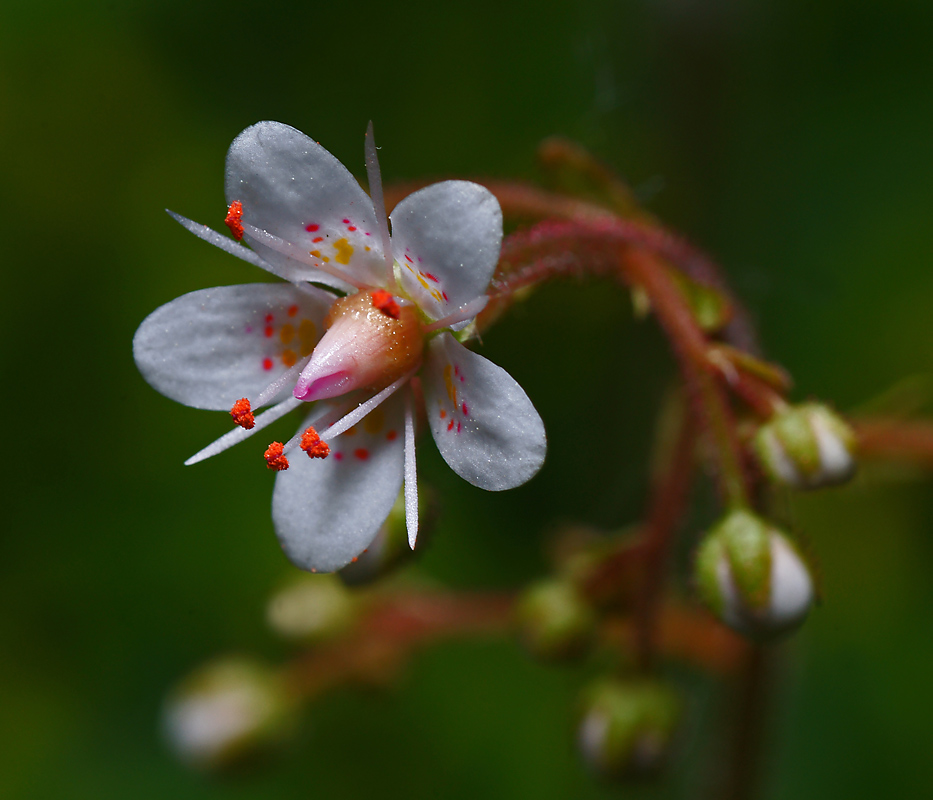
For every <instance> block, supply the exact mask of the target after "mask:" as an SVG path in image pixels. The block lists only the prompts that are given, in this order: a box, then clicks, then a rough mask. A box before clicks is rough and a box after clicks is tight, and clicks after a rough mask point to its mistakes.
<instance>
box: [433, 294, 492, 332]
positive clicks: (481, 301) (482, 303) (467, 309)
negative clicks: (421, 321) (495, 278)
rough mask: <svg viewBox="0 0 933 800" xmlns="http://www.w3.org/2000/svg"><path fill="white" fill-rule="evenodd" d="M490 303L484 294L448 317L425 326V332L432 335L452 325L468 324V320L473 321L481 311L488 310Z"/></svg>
mask: <svg viewBox="0 0 933 800" xmlns="http://www.w3.org/2000/svg"><path fill="white" fill-rule="evenodd" d="M488 302H489V297H488V295H485V294H484V295H482V296H481V297H477V298H476V299H475V300H471V301H470V302H469V303H464V304H463V305H462V306H460V308H458V309H457V310H456V311H454V312H453V313H452V314H448V315H447V316H446V317H441V318H440V319H438V320H435V321H434V322H432V323H430V324H429V325H425V326H424V332H425V333H432V332H433V331H439V330H441V329H442V328H449V327H450V326H451V325H456V324H457V323H458V322H466V320H468V319H473V317H475V316H476V315H477V314H479V312H480V311H482V310H483V309H484V308H486V303H488Z"/></svg>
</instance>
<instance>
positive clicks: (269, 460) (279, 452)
mask: <svg viewBox="0 0 933 800" xmlns="http://www.w3.org/2000/svg"><path fill="white" fill-rule="evenodd" d="M284 451H285V445H283V444H282V443H281V442H273V443H272V444H270V445H269V446H268V447H267V448H266V453H265V459H266V466H267V467H268V468H269V469H273V470H275V471H276V472H279V471H281V470H283V469H288V459H287V458H285V454H284Z"/></svg>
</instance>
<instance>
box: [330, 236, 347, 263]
mask: <svg viewBox="0 0 933 800" xmlns="http://www.w3.org/2000/svg"><path fill="white" fill-rule="evenodd" d="M334 250H336V251H337V263H338V264H349V263H350V256H352V255H353V245H352V244H350V243H349V242H348V241H347V240H346V239H338V240H337V241H336V242H334ZM324 260H325V261H327V259H326V258H325V259H324Z"/></svg>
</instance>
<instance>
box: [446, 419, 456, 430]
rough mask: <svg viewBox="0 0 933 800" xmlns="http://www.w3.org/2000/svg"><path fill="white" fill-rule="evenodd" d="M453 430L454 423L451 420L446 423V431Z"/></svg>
mask: <svg viewBox="0 0 933 800" xmlns="http://www.w3.org/2000/svg"><path fill="white" fill-rule="evenodd" d="M453 429H454V421H453V420H451V421H450V422H448V423H447V430H449V431H452V430H453Z"/></svg>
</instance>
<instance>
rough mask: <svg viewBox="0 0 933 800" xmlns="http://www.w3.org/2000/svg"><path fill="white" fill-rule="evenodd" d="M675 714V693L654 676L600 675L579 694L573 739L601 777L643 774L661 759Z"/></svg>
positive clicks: (674, 727) (654, 769)
mask: <svg viewBox="0 0 933 800" xmlns="http://www.w3.org/2000/svg"><path fill="white" fill-rule="evenodd" d="M680 715H681V702H680V698H679V696H678V695H677V693H676V692H675V691H674V690H673V689H672V688H671V687H670V686H668V685H667V684H664V683H660V682H657V681H648V680H638V681H626V682H623V681H615V680H613V681H608V680H607V681H600V682H599V683H597V684H595V685H594V686H591V687H590V689H589V690H588V691H587V693H586V695H585V698H584V708H583V715H582V717H581V720H580V726H579V728H578V731H577V745H578V747H579V749H580V754H581V755H582V756H583V759H584V761H586V763H587V764H588V765H589V766H590V767H591V768H592V769H593V770H594V771H596V772H598V773H600V774H601V775H605V776H607V777H616V778H621V777H628V778H633V777H644V776H647V775H653V774H655V773H657V772H658V771H659V770H660V769H661V768H662V767H663V766H664V764H665V762H666V760H667V756H668V753H669V750H670V745H671V740H672V738H673V736H674V734H675V733H676V730H677V725H678V722H679V720H680Z"/></svg>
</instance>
